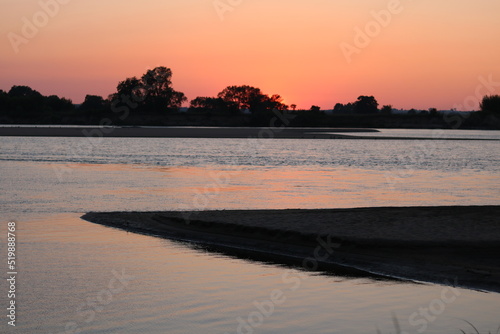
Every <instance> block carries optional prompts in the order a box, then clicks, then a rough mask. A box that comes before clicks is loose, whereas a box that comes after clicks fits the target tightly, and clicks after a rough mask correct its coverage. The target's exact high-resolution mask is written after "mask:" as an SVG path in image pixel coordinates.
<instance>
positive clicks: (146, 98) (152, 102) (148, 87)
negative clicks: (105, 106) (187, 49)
mask: <svg viewBox="0 0 500 334" xmlns="http://www.w3.org/2000/svg"><path fill="white" fill-rule="evenodd" d="M116 90H117V92H116V93H114V94H111V95H110V96H109V100H110V102H111V106H112V108H116V107H118V106H120V105H121V104H123V105H126V106H127V107H128V108H130V109H132V110H147V111H151V112H163V111H169V110H173V109H178V108H179V107H181V105H182V103H183V102H185V101H187V98H186V96H185V95H184V93H182V92H178V91H176V90H174V89H173V88H172V70H170V69H169V68H167V67H164V66H160V67H156V68H154V69H152V70H148V71H147V72H146V73H145V74H144V75H143V76H142V77H141V79H137V78H136V77H132V78H127V79H125V80H124V81H120V82H119V83H118V86H117V87H116Z"/></svg>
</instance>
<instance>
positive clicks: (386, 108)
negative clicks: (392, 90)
mask: <svg viewBox="0 0 500 334" xmlns="http://www.w3.org/2000/svg"><path fill="white" fill-rule="evenodd" d="M380 112H381V113H382V114H384V115H391V114H392V106H391V105H385V106H383V107H382V109H381V110H380Z"/></svg>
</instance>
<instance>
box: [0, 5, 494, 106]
mask: <svg viewBox="0 0 500 334" xmlns="http://www.w3.org/2000/svg"><path fill="white" fill-rule="evenodd" d="M57 1H58V0H41V1H40V0H0V22H1V23H0V25H1V31H0V33H1V35H2V36H3V37H2V38H1V42H0V49H1V53H0V68H1V72H0V73H1V75H0V89H3V90H9V89H10V87H11V86H12V85H28V86H30V87H32V88H34V89H36V90H38V91H40V92H41V93H42V94H44V95H52V94H55V95H59V96H61V97H66V98H70V99H72V100H73V102H74V103H81V102H82V101H83V99H84V97H85V95H86V94H94V95H101V96H104V97H107V95H108V94H110V93H113V92H114V91H115V89H116V85H117V83H118V82H119V81H121V80H124V79H125V78H127V77H131V76H141V75H142V74H143V73H144V72H146V70H147V69H151V68H154V67H156V66H166V67H170V68H171V69H172V71H173V86H174V88H175V89H176V90H179V91H182V92H184V93H185V94H186V95H187V97H188V99H189V100H191V99H194V98H195V97H197V96H215V95H216V94H217V93H218V92H219V91H221V90H222V89H223V88H224V87H226V86H228V85H241V84H248V85H252V86H256V87H259V88H261V89H262V90H263V92H264V93H266V94H280V95H281V96H283V97H284V99H285V102H286V103H288V104H292V103H294V104H297V105H298V106H299V108H309V107H310V106H311V105H312V104H315V105H319V106H321V107H322V108H324V109H331V108H333V106H334V105H335V103H337V102H340V103H347V102H352V101H354V100H356V98H357V97H358V96H359V95H374V96H375V97H376V98H377V100H378V101H379V103H380V104H392V105H393V106H394V107H395V108H403V109H409V108H421V109H427V108H430V107H436V108H438V109H451V108H453V107H454V106H457V105H462V104H463V103H464V101H465V100H466V99H467V98H469V101H470V100H471V98H470V97H471V96H474V95H475V92H476V89H477V88H478V86H480V85H481V82H480V80H479V78H480V77H483V78H488V77H490V78H493V80H494V81H495V82H499V84H497V86H496V87H495V89H496V92H495V94H500V19H499V18H500V1H497V0H476V1H471V0H400V1H398V0H335V1H334V0H309V1H304V0H301V1H299V0H242V1H239V0H220V1H218V0H217V1H214V0H143V1H123V0H64V1H63V0H59V2H61V3H63V4H59V2H57ZM398 2H399V5H397V3H398ZM42 3H47V4H49V3H52V6H49V7H47V8H51V9H52V10H53V13H49V14H52V16H53V17H52V16H49V15H45V14H43V12H44V11H47V9H43V7H44V6H42V5H41V4H42ZM231 3H232V4H233V5H231ZM53 4H59V5H58V7H59V8H56V7H54V6H53ZM396 5H397V6H396ZM388 8H389V9H391V8H392V9H395V8H396V9H397V10H393V11H394V13H392V14H391V15H390V17H389V18H388V17H387V16H385V17H383V18H384V19H385V20H386V22H383V23H384V24H383V25H381V24H380V23H377V21H376V19H375V18H374V16H373V11H375V12H378V13H380V11H382V10H385V11H388ZM48 11H49V12H50V10H48ZM385 13H388V12H385ZM23 18H24V19H23ZM47 18H48V19H47ZM36 20H38V21H36ZM34 21H35V22H34ZM44 21H46V22H44ZM389 21H390V22H389ZM26 22H31V23H37V24H38V25H40V28H38V32H36V33H33V31H29V29H28V32H30V33H31V35H33V36H27V35H26V34H24V35H23V26H25V25H26ZM377 26H378V28H377ZM367 27H368V28H369V29H371V30H369V33H370V35H372V37H369V43H367V42H366V41H364V44H368V45H364V44H363V43H360V42H359V41H358V40H356V35H357V34H358V33H357V32H356V31H357V30H356V29H357V28H359V29H360V30H365V28H367ZM24 30H25V32H26V28H24ZM13 34H15V36H19V37H22V38H25V40H23V42H22V43H21V44H18V45H17V49H18V50H17V51H18V52H16V50H15V49H16V47H13V45H12V41H11V40H12V38H13V36H14V35H13ZM26 37H28V38H26ZM358 39H359V36H358ZM342 45H344V47H345V46H346V45H350V46H352V47H357V53H354V54H352V55H351V57H350V58H351V61H350V62H349V61H348V59H347V57H346V56H345V54H344V52H343V51H342V48H341V46H342ZM490 90H491V87H490ZM480 91H481V92H482V93H484V94H486V93H491V91H488V90H487V89H486V88H484V89H482V90H480ZM484 94H483V95H484ZM465 109H467V108H465Z"/></svg>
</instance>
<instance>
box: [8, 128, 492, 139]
mask: <svg viewBox="0 0 500 334" xmlns="http://www.w3.org/2000/svg"><path fill="white" fill-rule="evenodd" d="M375 132H380V131H378V130H376V129H362V128H286V127H284V128H262V127H183V126H179V127H175V126H172V127H139V126H123V127H119V126H115V127H92V126H85V127H80V126H70V127H64V126H61V127H59V126H56V125H53V126H26V125H19V126H15V125H12V126H0V137H2V136H4V137H12V136H23V137H127V138H262V139H267V138H282V139H362V140H373V139H377V140H395V139H396V140H495V139H483V138H441V137H435V138H434V137H390V136H370V135H367V134H364V135H361V136H360V135H359V133H375Z"/></svg>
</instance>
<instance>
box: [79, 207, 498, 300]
mask: <svg viewBox="0 0 500 334" xmlns="http://www.w3.org/2000/svg"><path fill="white" fill-rule="evenodd" d="M499 217H500V206H447V207H389V208H357V209H318V210H227V211H200V212H176V211H170V212H107V213H94V212H92V213H88V214H86V215H84V216H83V217H82V218H83V219H85V220H88V221H91V222H94V223H98V224H103V225H107V226H112V227H117V228H122V229H127V230H130V231H135V232H139V233H147V234H153V235H157V236H160V237H165V238H169V239H174V240H184V241H189V242H192V243H195V244H197V245H201V246H204V247H206V248H208V249H212V250H215V251H222V252H224V253H228V254H232V255H237V256H242V257H248V258H252V259H256V260H265V261H272V262H276V263H284V264H291V265H295V266H298V267H301V268H303V269H305V270H321V271H327V272H331V273H334V274H340V275H356V276H371V277H388V278H397V279H404V280H413V281H419V282H433V283H437V284H446V285H456V286H461V287H466V288H471V289H478V290H484V291H495V292H500V256H499V255H498V254H500V219H499Z"/></svg>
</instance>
